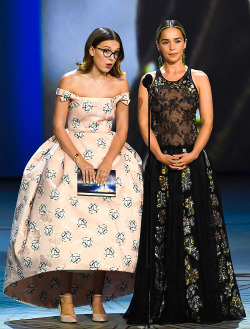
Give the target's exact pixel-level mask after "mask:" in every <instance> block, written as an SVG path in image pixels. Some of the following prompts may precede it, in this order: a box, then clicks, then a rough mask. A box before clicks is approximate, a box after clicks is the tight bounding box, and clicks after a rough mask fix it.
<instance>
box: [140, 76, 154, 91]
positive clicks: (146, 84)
mask: <svg viewBox="0 0 250 329" xmlns="http://www.w3.org/2000/svg"><path fill="white" fill-rule="evenodd" d="M152 81H153V77H152V75H151V74H146V76H145V78H144V79H143V80H142V84H143V86H144V87H145V88H147V90H148V91H149V88H150V86H151V84H152Z"/></svg>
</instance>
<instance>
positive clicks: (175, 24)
mask: <svg viewBox="0 0 250 329" xmlns="http://www.w3.org/2000/svg"><path fill="white" fill-rule="evenodd" d="M170 27H171V28H176V29H179V30H180V31H181V33H182V35H183V38H184V41H186V39H187V36H186V32H185V30H184V27H183V26H182V25H181V23H180V22H178V21H177V20H175V19H167V20H166V21H164V22H162V23H161V25H160V26H159V27H158V29H157V32H156V40H157V42H158V43H159V41H160V37H161V32H162V31H163V30H165V29H168V28H170Z"/></svg>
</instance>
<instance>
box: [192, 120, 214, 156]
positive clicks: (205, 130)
mask: <svg viewBox="0 0 250 329" xmlns="http://www.w3.org/2000/svg"><path fill="white" fill-rule="evenodd" d="M212 128H213V124H212V123H204V124H203V125H202V126H201V129H200V131H199V134H198V137H197V139H196V141H195V144H194V148H193V151H192V153H193V154H194V156H195V158H197V157H198V156H199V154H200V152H201V151H202V150H203V149H204V147H205V146H206V144H207V142H208V140H209V137H210V135H211V132H212Z"/></svg>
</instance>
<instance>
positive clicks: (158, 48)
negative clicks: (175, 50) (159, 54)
mask: <svg viewBox="0 0 250 329" xmlns="http://www.w3.org/2000/svg"><path fill="white" fill-rule="evenodd" d="M155 43H156V47H157V50H158V51H161V50H160V47H159V45H158V42H157V41H155Z"/></svg>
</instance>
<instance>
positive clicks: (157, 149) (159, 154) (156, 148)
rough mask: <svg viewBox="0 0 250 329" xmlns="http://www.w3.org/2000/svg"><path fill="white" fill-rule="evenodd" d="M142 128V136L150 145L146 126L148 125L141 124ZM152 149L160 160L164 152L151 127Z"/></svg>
mask: <svg viewBox="0 0 250 329" xmlns="http://www.w3.org/2000/svg"><path fill="white" fill-rule="evenodd" d="M140 130H141V134H142V138H143V140H144V142H145V144H146V145H147V146H148V126H147V127H146V125H140ZM150 151H151V152H152V153H153V154H154V156H155V157H156V159H157V160H159V161H160V159H161V157H162V154H163V153H162V151H161V148H160V146H159V143H158V141H157V139H156V137H155V134H154V133H153V130H152V129H151V128H150Z"/></svg>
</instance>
